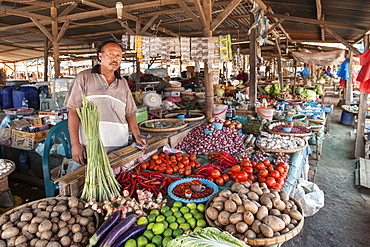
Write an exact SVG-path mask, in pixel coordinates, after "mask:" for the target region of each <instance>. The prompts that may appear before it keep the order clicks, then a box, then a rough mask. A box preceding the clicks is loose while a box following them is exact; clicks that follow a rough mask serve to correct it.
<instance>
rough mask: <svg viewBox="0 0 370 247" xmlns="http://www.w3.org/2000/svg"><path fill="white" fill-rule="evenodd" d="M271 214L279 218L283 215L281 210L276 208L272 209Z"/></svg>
mask: <svg viewBox="0 0 370 247" xmlns="http://www.w3.org/2000/svg"><path fill="white" fill-rule="evenodd" d="M269 214H270V215H275V216H279V215H281V212H280V210H278V209H276V208H273V209H270V211H269Z"/></svg>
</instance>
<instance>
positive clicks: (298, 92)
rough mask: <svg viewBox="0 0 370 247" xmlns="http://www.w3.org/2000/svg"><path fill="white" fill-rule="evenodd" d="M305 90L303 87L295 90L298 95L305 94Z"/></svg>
mask: <svg viewBox="0 0 370 247" xmlns="http://www.w3.org/2000/svg"><path fill="white" fill-rule="evenodd" d="M303 90H304V88H303V87H297V89H296V90H295V93H296V94H301V93H302V92H303Z"/></svg>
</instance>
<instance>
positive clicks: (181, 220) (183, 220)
mask: <svg viewBox="0 0 370 247" xmlns="http://www.w3.org/2000/svg"><path fill="white" fill-rule="evenodd" d="M176 221H177V223H179V224H182V223H185V222H186V220H185V219H184V218H182V217H180V218H178V219H177V220H176Z"/></svg>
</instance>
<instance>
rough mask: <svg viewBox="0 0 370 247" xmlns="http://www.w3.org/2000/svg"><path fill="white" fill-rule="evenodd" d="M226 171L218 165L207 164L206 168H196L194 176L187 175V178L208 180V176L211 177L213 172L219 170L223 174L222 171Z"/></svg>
mask: <svg viewBox="0 0 370 247" xmlns="http://www.w3.org/2000/svg"><path fill="white" fill-rule="evenodd" d="M226 169H227V168H225V167H223V166H220V165H216V164H209V165H206V166H201V167H198V168H197V170H196V171H195V172H194V174H193V175H189V177H192V178H208V177H209V176H211V174H212V171H213V170H219V171H220V173H224V171H225V170H226Z"/></svg>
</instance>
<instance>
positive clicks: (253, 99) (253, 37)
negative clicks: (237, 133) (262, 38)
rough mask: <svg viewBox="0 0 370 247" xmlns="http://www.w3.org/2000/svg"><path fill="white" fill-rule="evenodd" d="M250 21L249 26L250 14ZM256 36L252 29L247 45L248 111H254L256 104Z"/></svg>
mask: <svg viewBox="0 0 370 247" xmlns="http://www.w3.org/2000/svg"><path fill="white" fill-rule="evenodd" d="M250 20H251V25H252V24H253V23H254V22H255V19H254V15H253V14H252V13H250ZM256 39H257V34H256V28H252V29H251V32H250V40H251V43H250V44H249V50H250V51H249V52H250V58H249V63H250V72H249V74H250V78H249V84H250V89H249V101H250V102H251V108H250V110H252V111H254V110H255V103H256V102H257V73H256V72H257V71H256V65H257V43H256Z"/></svg>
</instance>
